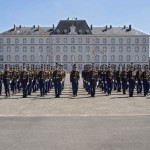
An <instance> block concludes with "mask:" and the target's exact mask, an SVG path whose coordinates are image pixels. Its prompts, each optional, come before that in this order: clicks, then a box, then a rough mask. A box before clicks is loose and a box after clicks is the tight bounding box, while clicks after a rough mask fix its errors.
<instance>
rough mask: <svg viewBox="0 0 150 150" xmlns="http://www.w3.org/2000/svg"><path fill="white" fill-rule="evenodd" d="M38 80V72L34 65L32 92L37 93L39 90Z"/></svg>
mask: <svg viewBox="0 0 150 150" xmlns="http://www.w3.org/2000/svg"><path fill="white" fill-rule="evenodd" d="M37 78H38V71H37V68H35V66H34V65H33V82H32V90H33V92H34V93H35V92H36V90H37Z"/></svg>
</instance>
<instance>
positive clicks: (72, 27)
mask: <svg viewBox="0 0 150 150" xmlns="http://www.w3.org/2000/svg"><path fill="white" fill-rule="evenodd" d="M69 34H77V32H76V27H75V26H71V27H70V32H69Z"/></svg>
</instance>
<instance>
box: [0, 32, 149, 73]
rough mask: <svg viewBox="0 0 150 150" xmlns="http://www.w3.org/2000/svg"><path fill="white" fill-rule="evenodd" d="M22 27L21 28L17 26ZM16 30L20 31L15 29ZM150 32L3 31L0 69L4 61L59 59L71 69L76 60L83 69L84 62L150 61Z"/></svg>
mask: <svg viewBox="0 0 150 150" xmlns="http://www.w3.org/2000/svg"><path fill="white" fill-rule="evenodd" d="M18 31H19V30H18ZM16 32H17V31H16ZM148 62H149V36H148V35H146V34H145V35H115V34H114V35H113V34H111V35H101V34H96V35H95V34H91V35H89V34H88V35H81V34H65V35H62V34H51V35H20V34H19V35H17V34H15V35H8V34H7V35H3V34H0V69H3V68H4V65H5V64H11V65H16V64H19V65H22V64H23V63H26V64H34V65H41V64H50V65H55V63H60V64H63V65H64V68H65V69H66V70H67V71H69V70H70V69H71V68H72V64H74V63H76V64H77V66H78V68H79V69H80V70H82V69H83V67H84V65H85V64H87V63H88V64H89V63H95V64H96V65H98V66H100V65H102V64H106V65H108V64H110V65H112V64H114V65H117V66H118V65H123V64H125V65H128V64H131V63H133V64H140V65H143V66H144V65H148Z"/></svg>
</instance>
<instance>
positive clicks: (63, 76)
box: [60, 65, 66, 92]
mask: <svg viewBox="0 0 150 150" xmlns="http://www.w3.org/2000/svg"><path fill="white" fill-rule="evenodd" d="M60 70H61V73H62V84H61V92H62V90H63V89H64V84H65V78H66V72H65V70H64V69H63V65H60Z"/></svg>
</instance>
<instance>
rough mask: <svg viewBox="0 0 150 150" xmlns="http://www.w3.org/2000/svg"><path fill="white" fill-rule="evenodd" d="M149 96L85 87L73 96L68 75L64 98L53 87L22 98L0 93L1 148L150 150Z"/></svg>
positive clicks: (18, 149)
mask: <svg viewBox="0 0 150 150" xmlns="http://www.w3.org/2000/svg"><path fill="white" fill-rule="evenodd" d="M149 115H150V97H149V96H148V97H143V95H136V94H135V96H134V97H132V98H129V97H128V95H123V94H122V93H116V92H114V91H113V93H112V95H111V96H106V95H105V94H104V93H103V92H102V91H100V90H99V89H97V91H96V96H95V97H94V98H91V97H90V96H89V95H88V94H87V93H86V92H85V90H84V89H83V88H82V80H80V87H79V92H78V96H77V97H72V91H71V84H70V82H69V76H68V75H67V78H66V84H65V89H64V91H63V93H62V95H61V98H57V99H56V98H55V94H54V90H53V89H52V90H51V91H50V93H48V95H46V96H45V97H42V98H41V97H40V93H39V91H38V92H36V93H33V94H32V95H31V96H28V98H25V99H23V98H22V95H21V93H19V94H17V95H13V96H11V97H10V98H5V96H4V94H3V96H1V97H0V145H1V149H3V150H10V149H11V150H34V149H35V150H49V149H52V150H85V149H86V150H103V149H104V150H149V149H150V144H149V139H150V116H149Z"/></svg>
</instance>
